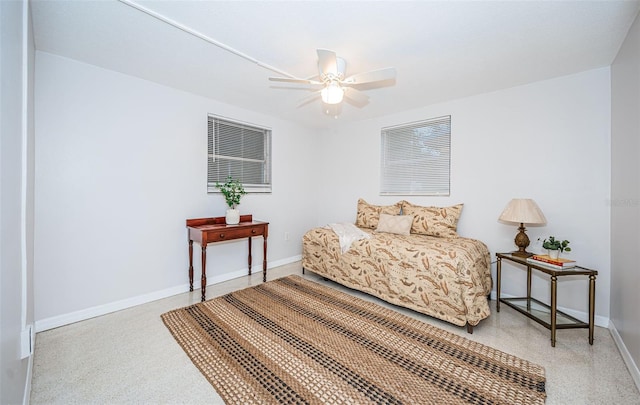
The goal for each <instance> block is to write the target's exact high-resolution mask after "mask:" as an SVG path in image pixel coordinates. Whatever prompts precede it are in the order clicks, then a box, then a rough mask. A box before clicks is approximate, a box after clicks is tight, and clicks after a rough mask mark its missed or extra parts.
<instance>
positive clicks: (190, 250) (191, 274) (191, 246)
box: [189, 239, 193, 291]
mask: <svg viewBox="0 0 640 405" xmlns="http://www.w3.org/2000/svg"><path fill="white" fill-rule="evenodd" d="M189 291H193V241H192V240H191V239H189Z"/></svg>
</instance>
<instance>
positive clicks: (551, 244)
mask: <svg viewBox="0 0 640 405" xmlns="http://www.w3.org/2000/svg"><path fill="white" fill-rule="evenodd" d="M569 243H570V242H569V241H568V240H566V239H565V240H563V241H560V240H557V239H556V238H555V237H554V236H549V239H545V240H544V241H543V242H542V248H543V249H547V250H548V251H549V257H550V258H552V259H557V258H558V256H560V253H561V252H565V251H566V252H571V248H570V247H569Z"/></svg>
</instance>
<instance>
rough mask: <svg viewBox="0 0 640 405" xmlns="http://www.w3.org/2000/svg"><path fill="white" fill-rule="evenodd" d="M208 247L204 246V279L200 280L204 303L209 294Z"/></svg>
mask: <svg viewBox="0 0 640 405" xmlns="http://www.w3.org/2000/svg"><path fill="white" fill-rule="evenodd" d="M206 290H207V245H206V244H205V243H203V244H202V277H201V278H200V291H201V292H202V300H201V301H203V302H204V300H205V295H206V294H207V291H206Z"/></svg>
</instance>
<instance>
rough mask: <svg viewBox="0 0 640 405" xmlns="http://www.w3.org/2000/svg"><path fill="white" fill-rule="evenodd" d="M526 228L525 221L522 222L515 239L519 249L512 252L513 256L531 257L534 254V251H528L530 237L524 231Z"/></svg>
mask: <svg viewBox="0 0 640 405" xmlns="http://www.w3.org/2000/svg"><path fill="white" fill-rule="evenodd" d="M525 230H526V229H525V227H524V224H523V223H520V227H519V228H518V234H517V235H516V237H515V239H514V240H513V241H514V242H515V244H516V246H517V247H518V250H516V251H515V252H512V253H511V255H512V256H517V257H530V256H533V253H529V252H527V250H526V249H527V246H529V237H528V236H527V234H526V233H525V232H524V231H525Z"/></svg>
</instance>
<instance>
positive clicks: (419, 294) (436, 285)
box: [302, 199, 492, 333]
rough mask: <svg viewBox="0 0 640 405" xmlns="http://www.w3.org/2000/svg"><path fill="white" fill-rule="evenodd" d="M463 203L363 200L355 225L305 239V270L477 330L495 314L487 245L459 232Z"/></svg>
mask: <svg viewBox="0 0 640 405" xmlns="http://www.w3.org/2000/svg"><path fill="white" fill-rule="evenodd" d="M461 212H462V204H458V205H455V206H452V207H421V206H417V205H413V204H411V203H409V202H407V201H400V202H398V203H396V204H394V205H390V206H378V205H372V204H369V203H367V202H366V201H364V200H363V199H360V200H359V201H358V213H357V217H356V222H355V224H350V223H347V224H345V223H340V224H329V225H327V226H324V227H317V228H313V229H311V230H309V231H308V232H306V233H305V235H304V236H303V239H302V240H303V251H302V268H303V272H304V271H305V270H310V271H312V272H314V273H317V274H319V275H321V276H323V277H325V278H327V279H330V280H333V281H335V282H337V283H340V284H342V285H344V286H346V287H349V288H353V289H356V290H359V291H362V292H365V293H368V294H371V295H374V296H376V297H378V298H381V299H383V300H385V301H387V302H390V303H392V304H395V305H399V306H403V307H406V308H409V309H412V310H414V311H417V312H421V313H423V314H426V315H429V316H432V317H434V318H438V319H441V320H444V321H447V322H450V323H452V324H454V325H458V326H465V325H466V327H467V330H468V331H469V333H472V332H473V326H476V325H477V324H478V323H479V322H480V321H481V320H483V319H485V318H487V317H488V316H489V315H490V309H489V304H488V296H489V294H490V292H491V287H492V280H491V264H490V253H489V250H488V248H487V246H486V245H485V244H484V243H483V242H481V241H479V240H476V239H471V238H465V237H461V236H459V235H458V234H457V222H458V219H459V217H460V214H461Z"/></svg>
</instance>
